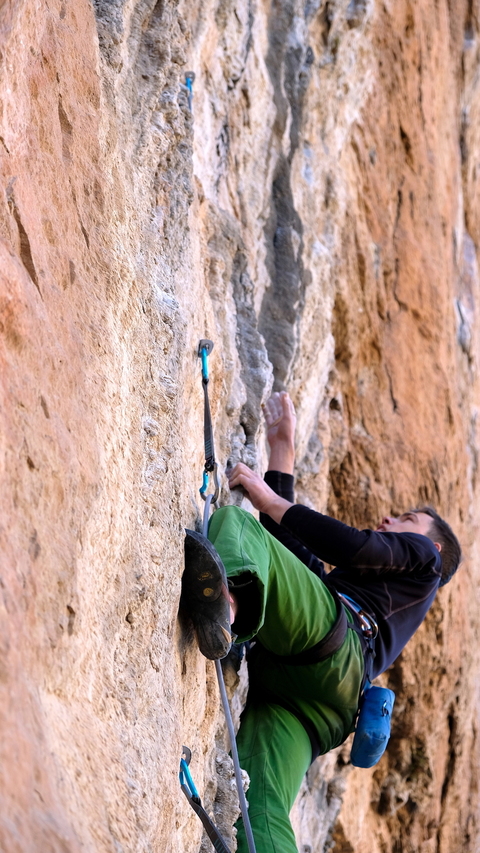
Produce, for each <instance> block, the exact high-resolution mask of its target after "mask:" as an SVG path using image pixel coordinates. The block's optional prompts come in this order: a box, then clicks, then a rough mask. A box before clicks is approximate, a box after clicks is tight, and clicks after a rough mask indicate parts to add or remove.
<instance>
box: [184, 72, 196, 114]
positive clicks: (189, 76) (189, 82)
mask: <svg viewBox="0 0 480 853" xmlns="http://www.w3.org/2000/svg"><path fill="white" fill-rule="evenodd" d="M194 80H195V72H194V71H187V73H186V74H185V86H186V88H187V92H188V109H189V110H190V112H192V103H193V81H194Z"/></svg>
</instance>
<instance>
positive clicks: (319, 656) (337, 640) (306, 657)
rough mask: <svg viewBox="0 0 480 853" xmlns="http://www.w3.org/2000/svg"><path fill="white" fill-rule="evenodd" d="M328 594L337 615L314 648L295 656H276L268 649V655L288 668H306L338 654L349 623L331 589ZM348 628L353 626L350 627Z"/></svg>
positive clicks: (336, 596) (340, 603) (335, 594)
mask: <svg viewBox="0 0 480 853" xmlns="http://www.w3.org/2000/svg"><path fill="white" fill-rule="evenodd" d="M329 592H330V593H331V594H332V596H333V598H334V599H335V603H336V605H337V615H336V618H335V622H334V623H333V625H332V627H331V628H330V630H329V632H328V634H325V636H324V637H322V639H321V640H319V641H318V643H315V645H314V646H311V648H309V649H305V651H303V652H299V653H298V654H296V655H277V654H275V652H271V651H270V649H269V650H268V653H269V654H271V655H273V656H274V657H276V658H278V659H279V660H281V661H282V663H286V664H288V665H289V666H308V664H311V663H320V662H321V661H322V660H327V658H329V657H331V656H332V655H333V654H335V652H338V650H339V648H340V647H341V646H342V645H343V641H344V640H345V636H346V634H347V628H348V627H349V623H348V620H347V615H346V613H345V610H344V607H343V605H342V602H341V601H340V599H339V597H338V595H337V593H336V592H335V591H334V590H333V589H330V590H329ZM350 627H353V626H352V625H351V626H350Z"/></svg>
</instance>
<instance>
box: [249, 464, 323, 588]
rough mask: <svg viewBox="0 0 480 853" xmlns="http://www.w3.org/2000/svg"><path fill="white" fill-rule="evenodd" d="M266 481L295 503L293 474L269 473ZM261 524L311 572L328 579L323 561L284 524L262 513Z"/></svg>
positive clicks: (277, 492) (279, 493)
mask: <svg viewBox="0 0 480 853" xmlns="http://www.w3.org/2000/svg"><path fill="white" fill-rule="evenodd" d="M264 479H265V482H266V483H267V485H268V486H270V488H271V489H273V491H274V492H275V493H276V494H277V495H280V497H281V498H285V500H287V501H290V503H293V502H294V500H295V494H294V478H293V476H292V475H291V474H283V473H282V472H281V471H267V472H266V474H265V478H264ZM260 522H261V523H262V525H263V526H264V528H265V530H268V532H269V533H271V534H272V536H274V537H275V539H278V541H279V542H281V543H282V545H285V547H286V548H288V550H289V551H291V552H292V554H295V556H296V557H298V559H299V560H301V562H302V563H304V564H305V565H306V566H307V567H308V568H309V569H310V571H312V572H314V574H316V575H318V576H319V577H320V578H321V579H322V580H325V578H326V577H328V575H327V572H326V571H325V568H324V565H323V563H322V562H321V560H319V559H318V558H317V557H316V556H315V554H313V553H312V552H311V551H310V550H309V549H308V548H306V547H305V545H303V544H302V542H300V541H299V539H298V538H297V537H296V536H295V535H292V533H291V532H290V531H289V530H288V529H287V528H286V527H285V526H284V525H283V524H277V523H276V522H275V521H273V519H272V518H270V516H269V515H265V513H263V512H261V513H260Z"/></svg>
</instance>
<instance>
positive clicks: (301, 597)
mask: <svg viewBox="0 0 480 853" xmlns="http://www.w3.org/2000/svg"><path fill="white" fill-rule="evenodd" d="M209 539H210V541H211V542H212V544H213V545H214V546H215V548H216V550H217V551H218V553H219V554H220V557H221V558H222V561H223V563H224V566H225V569H226V573H227V577H228V578H229V579H230V580H231V581H232V582H233V584H234V586H233V592H234V594H235V596H236V598H237V600H238V613H237V617H236V620H235V623H234V631H235V633H236V634H238V636H239V641H241V640H246V639H249V638H251V637H252V636H254V635H258V638H259V640H260V641H261V643H262V645H263V646H264V647H265V648H266V649H269V650H270V651H273V652H275V653H276V654H277V655H288V654H297V653H298V652H302V651H304V650H305V649H308V648H310V647H311V646H313V645H315V643H317V642H319V640H321V639H322V637H324V636H325V634H326V633H327V632H328V631H329V629H330V628H331V627H332V625H333V623H334V621H335V618H336V612H337V610H336V604H335V601H334V599H333V597H332V595H331V594H330V592H329V591H328V589H327V587H326V586H325V584H324V583H323V582H322V581H321V580H320V578H319V577H317V575H315V574H313V572H311V571H309V569H308V568H307V567H306V566H305V565H304V564H303V563H302V562H301V561H300V560H299V559H298V558H297V557H295V555H294V554H292V553H291V551H289V550H288V549H287V548H285V547H284V545H282V544H281V543H280V542H278V541H277V540H276V539H275V538H274V537H273V536H271V535H270V533H268V532H267V531H266V530H265V529H264V528H263V527H262V525H261V524H260V523H259V522H258V521H257V520H256V519H255V518H254V517H253V515H251V513H248V512H245V511H244V510H242V509H239V508H238V507H233V506H229V507H223V508H222V509H219V510H217V511H216V512H215V513H214V514H213V516H212V518H211V520H210V527H209ZM237 584H238V588H237ZM243 584H247V585H246V586H244V585H243ZM267 602H268V606H267Z"/></svg>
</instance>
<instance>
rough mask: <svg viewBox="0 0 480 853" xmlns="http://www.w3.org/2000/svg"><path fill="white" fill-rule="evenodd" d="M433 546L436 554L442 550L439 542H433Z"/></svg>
mask: <svg viewBox="0 0 480 853" xmlns="http://www.w3.org/2000/svg"><path fill="white" fill-rule="evenodd" d="M433 544H434V545H435V548H436V549H437V551H438V552H440V551H441V550H442V546H441V545H440V542H434V543H433Z"/></svg>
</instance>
